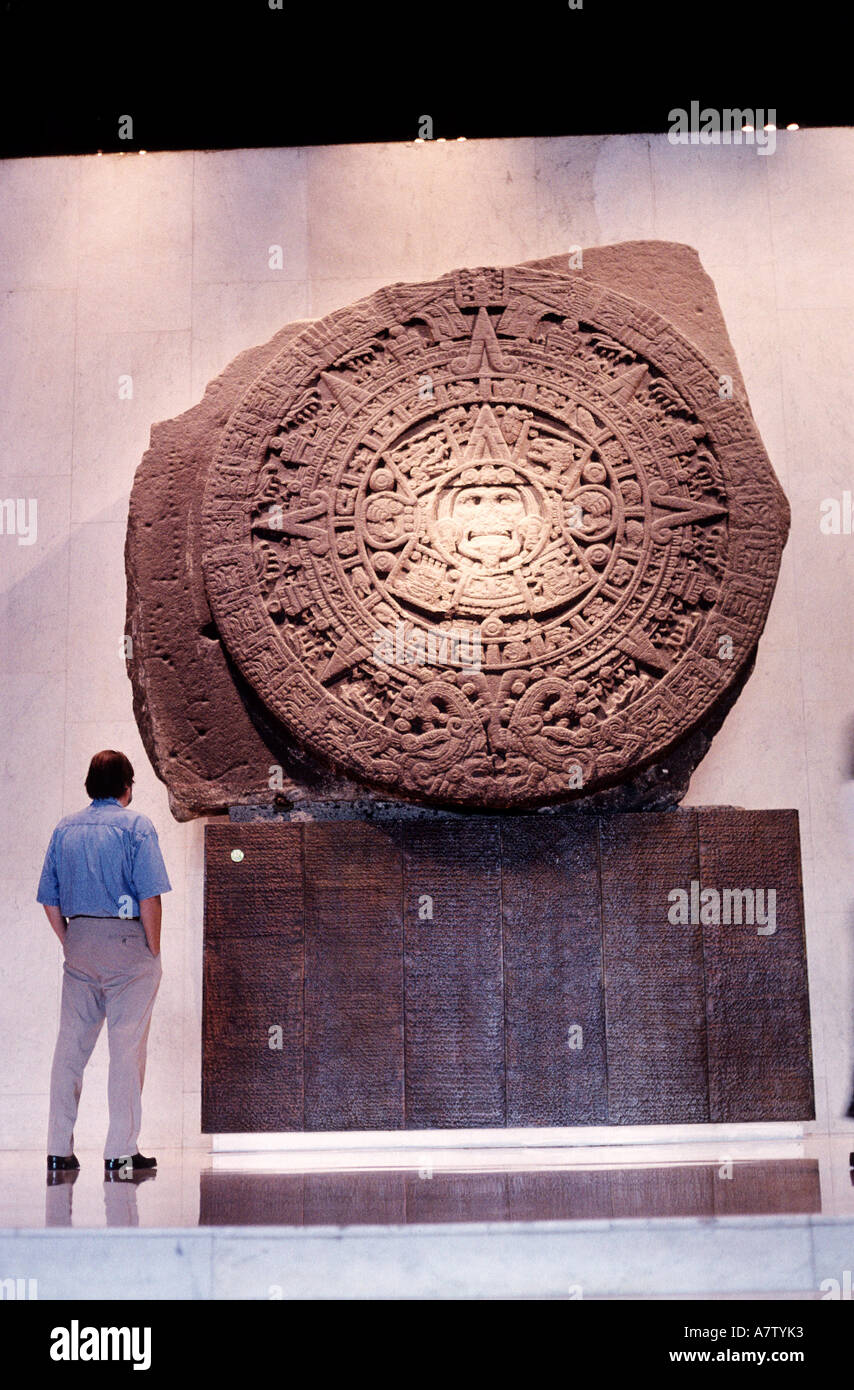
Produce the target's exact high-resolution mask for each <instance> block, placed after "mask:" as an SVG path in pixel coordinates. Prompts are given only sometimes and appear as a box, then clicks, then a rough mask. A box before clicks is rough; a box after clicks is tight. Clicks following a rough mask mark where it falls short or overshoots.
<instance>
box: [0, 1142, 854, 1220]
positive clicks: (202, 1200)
mask: <svg viewBox="0 0 854 1390" xmlns="http://www.w3.org/2000/svg"><path fill="white" fill-rule="evenodd" d="M852 1147H854V1144H852V1140H851V1139H849V1138H848V1137H847V1136H839V1137H836V1138H829V1139H827V1138H823V1139H811V1140H801V1141H797V1142H794V1143H790V1144H786V1143H777V1144H775V1145H771V1146H768V1145H766V1146H764V1148H765V1152H764V1153H763V1151H762V1150H763V1146H762V1145H751V1144H749V1143H747V1144H745V1143H742V1144H735V1145H730V1146H729V1147H728V1149H727V1150H726V1152H724V1151H723V1150H722V1149H719V1152H718V1153H717V1154H716V1155H715V1156H714V1157H712V1156H711V1155H710V1153H709V1152H708V1150H707V1151H706V1152H705V1153H704V1152H703V1151H702V1150H701V1151H700V1152H699V1153H698V1152H696V1150H697V1146H696V1145H694V1146H691V1145H669V1146H663V1147H660V1148H658V1149H657V1150H656V1149H652V1148H646V1149H634V1150H632V1151H631V1152H630V1153H629V1154H626V1153H620V1152H619V1151H610V1152H609V1151H603V1150H598V1151H597V1152H596V1155H595V1159H594V1161H591V1156H590V1155H589V1154H584V1153H579V1152H578V1151H577V1150H560V1149H543V1150H536V1149H533V1150H532V1149H525V1150H519V1149H509V1150H504V1151H502V1150H501V1149H497V1150H493V1151H491V1152H483V1151H477V1150H464V1149H460V1150H453V1149H451V1150H443V1151H436V1152H431V1151H429V1150H428V1151H425V1152H422V1153H419V1154H417V1155H414V1156H413V1155H407V1154H406V1153H405V1152H400V1153H397V1154H394V1153H391V1154H389V1153H387V1152H384V1151H382V1152H381V1151H377V1152H371V1151H370V1150H368V1151H362V1152H352V1153H348V1152H347V1151H344V1152H341V1151H337V1152H334V1153H329V1152H324V1151H318V1152H317V1153H312V1152H307V1153H301V1154H297V1155H295V1154H282V1155H277V1154H275V1153H271V1154H265V1155H258V1154H247V1155H242V1154H240V1153H234V1154H225V1155H223V1154H215V1155H210V1154H207V1153H204V1152H200V1151H197V1150H184V1151H174V1150H168V1151H165V1152H161V1153H159V1154H158V1159H159V1167H158V1169H157V1170H156V1171H154V1172H143V1173H137V1174H134V1175H133V1176H132V1177H130V1178H124V1177H122V1176H121V1175H120V1174H110V1175H108V1176H105V1174H104V1171H103V1163H102V1159H101V1156H100V1154H97V1153H80V1154H78V1158H79V1159H80V1163H81V1167H80V1169H79V1170H78V1171H76V1172H73V1173H55V1174H46V1173H45V1170H44V1155H43V1154H41V1153H35V1152H16V1153H9V1152H6V1153H0V1228H4V1229H6V1230H11V1229H17V1230H21V1229H29V1230H34V1229H39V1228H45V1227H53V1228H56V1227H63V1226H64V1227H75V1228H78V1229H93V1228H99V1227H121V1226H128V1227H136V1226H144V1227H150V1228H160V1229H162V1228H165V1227H168V1228H170V1229H175V1228H178V1227H218V1226H228V1227H240V1226H251V1227H255V1226H288V1227H301V1226H344V1227H346V1226H383V1225H418V1224H422V1223H426V1224H432V1223H436V1224H441V1223H470V1222H528V1221H585V1222H589V1221H615V1220H625V1219H638V1220H649V1219H653V1218H668V1217H670V1218H679V1217H703V1218H715V1217H735V1216H747V1217H749V1216H757V1217H758V1216H764V1217H772V1216H776V1215H811V1214H821V1213H824V1214H825V1215H835V1214H838V1215H854V1170H852V1169H851V1167H850V1163H849V1155H850V1150H851V1149H852ZM757 1149H758V1150H759V1152H757Z"/></svg>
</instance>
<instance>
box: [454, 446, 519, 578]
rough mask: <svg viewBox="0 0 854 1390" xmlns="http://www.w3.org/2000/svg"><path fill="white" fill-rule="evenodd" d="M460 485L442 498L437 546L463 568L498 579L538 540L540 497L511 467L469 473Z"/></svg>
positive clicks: (491, 467)
mask: <svg viewBox="0 0 854 1390" xmlns="http://www.w3.org/2000/svg"><path fill="white" fill-rule="evenodd" d="M493 478H494V479H496V480H497V479H501V481H500V482H499V481H495V482H493V481H492V479H493ZM472 479H477V481H472ZM459 481H460V483H461V484H462V485H461V486H459V487H452V488H448V489H446V490H445V492H444V493H443V494H442V495H440V497H439V498H438V519H437V522H436V527H435V537H436V541H437V543H438V544H439V545H440V546H441V547H442V548H443V549H444V550H446V551H450V552H452V553H453V554H455V556H456V559H457V560H458V561H459V562H460V563H464V562H468V563H470V564H475V565H477V566H479V567H481V568H482V569H483V570H484V571H486V572H487V573H489V574H495V573H496V572H498V571H499V570H500V569H501V568H503V567H504V566H505V565H506V564H507V562H508V561H511V560H514V559H517V558H518V557H519V556H521V555H522V553H523V551H526V550H530V549H531V548H532V546H533V544H534V543H535V542H536V541H537V540H538V539H539V536H540V532H541V529H542V525H543V517H542V516H541V515H540V511H539V507H538V504H537V499H536V495H535V494H534V492H533V489H531V488H523V487H522V486H520V485H519V481H518V479H517V477H516V474H515V473H514V472H513V470H512V469H510V468H496V467H494V466H489V465H488V466H486V467H484V468H480V469H465V470H464V472H463V474H462V476H461V478H460V480H459Z"/></svg>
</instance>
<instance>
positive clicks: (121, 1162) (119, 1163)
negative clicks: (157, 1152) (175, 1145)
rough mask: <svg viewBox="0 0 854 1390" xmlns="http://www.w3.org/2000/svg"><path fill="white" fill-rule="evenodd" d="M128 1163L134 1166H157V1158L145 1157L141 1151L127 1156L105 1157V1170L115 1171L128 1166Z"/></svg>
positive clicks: (108, 1171)
mask: <svg viewBox="0 0 854 1390" xmlns="http://www.w3.org/2000/svg"><path fill="white" fill-rule="evenodd" d="M128 1164H130V1166H131V1167H132V1168H134V1169H135V1168H156V1167H157V1159H156V1158H143V1156H142V1154H141V1153H135V1154H128V1156H127V1158H105V1159H104V1172H105V1173H114V1172H115V1171H116V1169H117V1168H127V1166H128Z"/></svg>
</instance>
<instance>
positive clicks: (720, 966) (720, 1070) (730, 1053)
mask: <svg viewBox="0 0 854 1390" xmlns="http://www.w3.org/2000/svg"><path fill="white" fill-rule="evenodd" d="M699 833H700V879H701V885H702V890H703V892H704V893H705V894H706V901H705V902H701V909H700V911H701V916H705V917H706V918H707V919H708V920H706V921H704V923H703V927H702V930H703V938H704V949H705V973H706V991H707V1008H708V1039H709V1085H710V1118H711V1119H712V1120H714V1121H720V1122H726V1121H735V1120H766V1121H767V1120H805V1119H810V1118H812V1117H813V1116H814V1115H815V1101H814V1095H813V1080H812V1056H811V1048H810V1018H809V992H808V981H807V966H806V944H805V940H804V922H803V890H802V885H801V869H800V843H799V836H798V821H797V813H796V812H794V811H741V810H738V811H737V810H733V809H730V808H721V809H714V810H705V809H704V810H701V811H700V812H699ZM757 889H761V890H762V898H761V899H759V897H758V894H757ZM769 890H770V891H771V892H773V893H774V894H775V901H774V909H773V911H772V912H771V915H770V917H769ZM734 891H735V894H736V895H735V896H732V894H733V892H734ZM760 903H761V909H762V910H761V912H759V911H757V909H758V908H759V906H760ZM715 918H717V919H718V920H714V919H715ZM727 918H729V920H727ZM760 918H761V919H762V920H760ZM751 919H752V920H751ZM771 928H773V930H771Z"/></svg>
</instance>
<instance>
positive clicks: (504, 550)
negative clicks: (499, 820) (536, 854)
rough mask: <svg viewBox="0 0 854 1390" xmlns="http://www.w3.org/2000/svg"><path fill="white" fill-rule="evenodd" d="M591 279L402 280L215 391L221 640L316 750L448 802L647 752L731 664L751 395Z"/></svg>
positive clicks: (718, 693) (344, 770)
mask: <svg viewBox="0 0 854 1390" xmlns="http://www.w3.org/2000/svg"><path fill="white" fill-rule="evenodd" d="M721 372H722V368H721V364H720V363H714V362H712V361H710V360H706V358H705V357H704V356H703V355H702V353H701V351H700V349H699V348H698V347H697V346H696V345H695V344H694V343H693V342H691V341H689V340H688V338H687V337H685V336H684V335H683V334H681V333H680V332H679V331H677V329H676V328H675V327H674V325H673V324H672V323H671V322H670V320H669V319H667V318H664V317H662V316H661V315H659V314H658V313H657V312H655V311H654V310H653V309H651V308H649V307H647V306H646V305H645V304H642V303H640V302H638V301H636V300H634V299H631V298H628V297H626V295H624V294H622V293H618V292H616V291H614V290H613V289H610V288H606V287H603V286H602V285H601V284H597V283H594V282H592V281H589V280H586V279H585V278H584V277H583V275H581V274H575V273H572V272H567V273H559V272H558V271H556V270H544V269H543V270H540V269H536V268H525V267H515V268H512V269H476V270H469V271H458V272H455V273H453V274H449V275H446V276H444V277H442V278H441V279H439V280H436V281H434V282H432V283H427V284H415V285H395V286H391V287H390V288H387V289H383V290H380V291H379V292H377V293H376V294H373V295H371V296H370V297H368V298H366V299H363V300H361V301H360V302H358V303H357V304H355V305H352V306H350V307H349V308H346V309H342V310H340V311H338V312H335V313H332V314H330V315H329V316H328V317H327V318H324V319H322V320H319V321H317V322H315V323H313V324H310V325H309V326H308V327H305V328H304V329H302V331H300V332H297V333H295V334H294V335H293V336H291V337H290V338H289V339H288V340H287V341H286V342H285V344H284V346H283V347H282V349H281V350H280V351H279V352H277V354H276V355H275V356H274V357H273V358H272V360H270V361H269V362H268V364H267V365H266V366H265V368H264V369H263V370H262V371H261V373H260V375H258V376H257V377H256V378H255V379H254V381H252V383H251V384H250V385H249V387H248V389H247V390H246V391H245V394H243V396H242V399H240V400H239V401H238V402H237V403H236V404H235V405H234V408H233V409H232V410H231V412H230V415H229V416H228V419H227V423H225V424H224V428H223V429H222V430H221V432H220V434H219V436H218V440H217V447H216V449H215V452H214V455H213V457H212V458H211V460H210V466H209V468H208V470H207V475H206V483H205V488H204V499H203V504H202V506H201V517H200V521H199V548H200V561H201V568H202V573H203V580H204V592H205V597H206V601H207V603H208V604H209V607H210V614H211V616H212V621H213V624H214V625H215V631H216V633H217V635H218V639H219V640H220V641H221V642H222V645H223V647H224V649H225V652H226V654H227V659H228V662H229V664H231V665H233V667H235V668H236V670H237V671H238V672H239V673H240V677H241V678H242V680H243V681H245V683H246V684H247V686H248V687H249V688H251V690H252V692H254V697H256V698H257V701H258V702H259V704H260V706H261V707H263V710H264V711H265V712H266V716H267V717H268V718H269V720H270V721H272V722H274V723H276V724H278V725H279V726H281V727H282V728H283V729H284V730H285V731H286V732H287V734H288V735H289V736H290V737H291V738H292V739H293V741H294V743H295V744H296V745H297V746H298V747H300V748H301V749H304V750H306V752H307V753H308V754H309V755H311V756H312V757H314V758H316V759H317V760H318V761H319V763H320V764H321V765H323V766H326V767H329V768H332V769H334V770H335V772H336V773H337V774H338V775H340V776H343V777H346V778H349V779H352V780H354V781H355V782H357V783H361V784H366V785H367V786H368V787H371V788H373V789H377V790H379V791H388V792H392V793H394V794H397V795H400V796H403V797H405V798H408V799H414V800H423V801H428V802H432V803H439V804H445V805H449V806H457V807H460V808H462V807H467V806H468V807H484V808H489V807H495V808H502V807H503V808H512V807H514V806H518V807H524V806H533V805H536V804H538V803H539V804H545V803H548V802H554V801H562V800H572V799H577V798H579V797H581V796H584V795H589V794H590V793H591V792H595V791H597V790H599V789H602V788H607V787H609V786H612V785H614V784H615V783H617V782H620V781H623V780H625V779H627V778H629V777H631V776H632V775H634V774H635V773H636V772H637V770H638V769H639V768H642V767H643V766H644V765H646V764H648V763H650V762H651V761H653V760H655V759H656V758H661V757H662V756H663V755H664V754H666V752H667V750H668V749H670V748H672V747H673V745H674V744H676V743H677V742H678V741H679V740H680V739H683V738H684V737H685V736H686V735H687V734H689V733H690V732H691V731H692V730H693V729H695V728H696V727H697V726H699V725H701V724H702V722H703V720H704V719H705V718H706V717H707V716H708V714H709V711H710V710H712V709H713V708H714V707H715V706H716V705H718V704H719V702H720V701H721V699H722V697H724V696H725V695H726V692H727V691H728V689H729V688H730V687H732V686H733V685H734V684H735V683H736V681H737V678H738V676H739V673H743V672H744V670H745V668H746V667H747V666H748V665H749V662H750V660H751V658H752V655H753V652H754V650H755V647H756V643H757V640H758V637H759V634H760V632H761V630H762V627H763V624H764V622H765V617H766V614H767V610H768V605H769V603H770V600H771V596H772V592H773V589H774V583H775V580H776V576H777V571H778V566H779V561H780V553H781V550H782V545H783V542H784V539H785V532H786V526H787V511H786V507H785V501H784V499H782V494H781V492H780V489H779V484H778V483H777V481H776V479H775V477H774V474H773V472H772V470H771V466H770V464H769V462H768V459H767V457H766V455H765V452H764V449H763V447H762V443H761V441H760V439H759V436H758V434H757V431H756V427H755V425H754V423H753V419H752V416H751V414H750V411H749V409H748V407H747V406H746V403H745V402H744V401H743V400H741V399H739V398H738V395H737V394H733V392H732V390H731V389H729V388H728V386H727V382H728V381H729V378H727V377H726V376H722V375H721Z"/></svg>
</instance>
